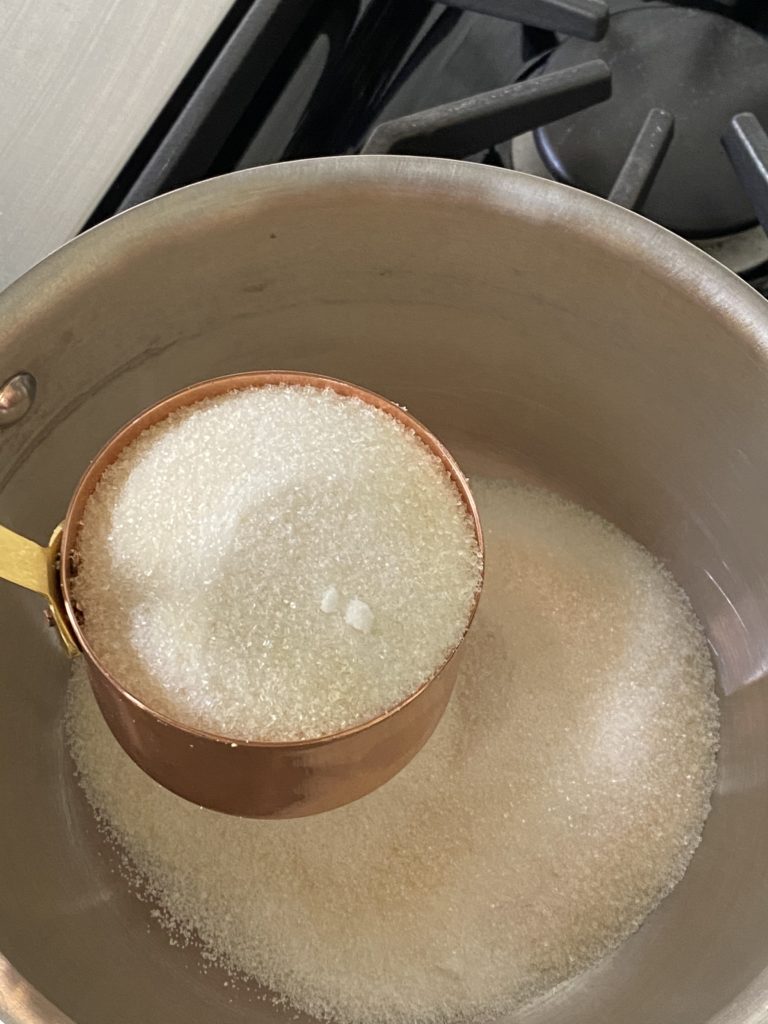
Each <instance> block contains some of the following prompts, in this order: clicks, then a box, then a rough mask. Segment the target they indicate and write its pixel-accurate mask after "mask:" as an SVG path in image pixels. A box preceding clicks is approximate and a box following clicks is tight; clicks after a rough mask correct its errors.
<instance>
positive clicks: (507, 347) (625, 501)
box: [0, 157, 768, 1024]
mask: <svg viewBox="0 0 768 1024" xmlns="http://www.w3.org/2000/svg"><path fill="white" fill-rule="evenodd" d="M766 309H768V307H766V304H765V302H764V300H762V299H761V298H760V297H759V296H757V295H756V294H754V293H753V292H752V291H751V290H750V289H749V288H748V287H747V286H746V285H744V284H743V283H742V282H740V281H738V280H737V279H736V278H734V277H732V276H731V275H730V274H728V273H727V272H726V271H724V270H723V269H722V268H721V267H719V266H718V265H716V264H715V263H714V262H712V261H711V260H709V259H708V258H707V257H705V256H703V255H701V254H700V253H698V252H697V251H696V250H695V249H693V248H692V247H690V246H688V245H687V244H686V243H684V242H682V241H681V240H679V239H677V238H675V237H673V236H671V235H668V234H667V233H666V232H665V231H663V230H662V229H661V228H658V227H656V226H654V225H652V224H650V223H648V222H646V221H644V220H642V219H641V218H639V217H636V216H634V215H633V214H630V213H628V212H626V211H624V210H620V209H618V208H616V207H613V206H611V205H609V204H607V203H603V202H601V201H600V200H597V199H592V198H591V197H589V196H586V195H584V194H582V193H577V192H575V191H572V190H570V189H567V188H566V187H564V186H558V185H555V184H553V183H549V182H543V181H538V180H536V179H533V178H529V177H526V176H523V175H515V174H512V173H510V172H507V171H501V170H498V171H497V170H492V169H490V168H486V167H479V166H473V165H458V164H454V163H451V162H448V161H439V160H421V159H415V158H396V157H370V158H362V157H361V158H358V157H353V158H339V159H332V160H326V161H310V162H306V163H298V164H293V165H285V166H281V167H275V168H264V169H260V170H256V171H253V172H247V173H244V174H242V175H237V176H233V177H231V178H226V179H221V180H218V181H214V182H211V183H207V184H204V185H201V186H194V187H193V188H191V189H189V190H185V191H182V192H179V193H176V194H173V195H171V196H170V197H166V198H165V199H161V200H158V201H156V202H154V203H150V204H147V205H146V206H144V207H141V208H139V209H137V210H135V211H132V212H129V213H128V214H127V215H125V216H123V217H121V218H119V219H117V220H116V221H114V222H111V223H109V224H107V225H105V226H103V227H101V228H98V229H96V230H95V231H94V232H92V233H91V234H89V235H87V236H85V237H83V238H82V239H80V240H78V241H77V242H76V243H75V244H74V245H72V246H70V247H68V248H66V249H65V250H63V251H61V252H59V253H58V254H56V255H55V256H53V257H52V258H51V259H50V260H48V261H47V262H46V263H45V264H43V265H42V266H41V267H39V268H38V269H36V270H35V271H33V272H32V273H30V274H29V275H28V276H27V277H26V278H25V279H24V280H22V281H21V282H20V283H18V284H17V285H15V286H14V287H13V288H12V289H11V290H10V291H9V292H8V293H7V294H6V295H5V296H4V297H3V299H2V300H1V301H0V333H1V337H0V371H1V372H2V375H3V376H8V375H10V374H12V373H14V372H16V371H18V370H21V369H26V370H28V371H30V372H32V373H33V374H34V375H35V376H36V377H37V379H38V384H39V397H38V400H37V402H36V404H35V406H34V407H33V409H32V411H31V412H30V413H29V415H28V416H27V417H25V418H24V419H23V420H21V421H20V422H19V423H17V424H15V425H14V426H13V427H12V428H10V429H8V430H7V431H4V432H2V434H0V452H1V453H2V459H1V460H0V465H1V466H2V469H0V519H2V521H4V522H7V523H8V524H9V525H10V526H11V527H14V528H16V529H18V530H21V531H27V532H29V533H31V534H33V535H36V536H37V537H38V538H39V539H41V540H42V539H44V538H45V537H47V535H48V531H49V528H50V524H51V520H52V517H54V516H55V515H56V513H57V512H60V513H63V511H64V509H65V507H66V504H67V500H68V498H69V495H70V494H71V492H72V490H73V488H74V486H75V484H76V482H77V479H78V477H79V474H80V472H81V470H82V467H83V465H84V464H85V463H86V461H87V460H88V459H89V458H90V457H92V456H93V455H94V454H95V452H96V451H97V450H98V449H99V447H100V446H101V445H102V444H103V442H104V441H105V440H106V439H107V438H108V437H109V436H110V435H111V434H112V433H113V432H114V431H115V430H116V429H117V428H118V427H119V426H120V424H121V423H122V422H125V421H126V420H127V419H129V418H130V416H131V415H133V414H134V413H135V411H136V410H137V409H139V408H142V407H144V406H146V405H148V404H149V403H151V402H153V401H156V400H158V399H160V398H161V397H162V396H163V395H165V394H168V393H170V392H172V391H174V390H175V389H177V388H179V387H182V386H184V385H185V384H188V383H192V382H194V381H196V380H201V379H204V378H208V377H213V376H216V375H220V374H224V373H232V372H237V371H241V370H245V369H248V368H252V367H253V366H269V365H273V366H277V365H279V366H282V367H285V368H287V369H304V370H312V371H315V372H319V373H325V374H329V375H331V376H335V377H340V378H343V379H346V380H351V381H354V382H356V383H359V384H361V385H363V386H365V387H368V388H371V389H372V390H375V391H377V392H379V393H382V394H385V395H387V396H390V397H392V398H393V399H395V400H396V401H398V402H400V403H402V404H404V405H406V406H407V407H408V408H409V409H411V410H412V411H413V412H414V414H415V415H416V416H417V417H418V418H419V419H421V420H423V421H424V422H426V423H428V424H429V426H430V428H431V429H433V430H434V431H435V433H436V434H437V436H439V437H440V438H441V439H442V440H444V442H445V443H446V444H447V445H448V447H449V448H450V449H451V450H452V451H453V452H454V454H455V455H456V456H457V458H458V460H459V462H460V463H461V465H462V467H463V468H464V469H466V471H467V472H468V473H469V475H470V480H471V477H472V475H473V474H482V475H501V476H505V477H509V478H514V479H520V480H526V481H532V482H538V483H541V484H543V485H545V486H548V487H551V488H555V489H557V490H559V491H561V492H562V493H564V494H567V495H569V496H573V497H575V498H577V499H578V500H579V501H581V502H582V503H584V504H586V505H588V506H590V507H592V508H594V509H596V510H597V511H599V512H600V513H602V514H603V515H605V516H606V517H607V518H609V519H611V520H612V521H614V522H615V523H617V524H618V525H619V526H621V527H622V528H623V529H625V530H627V531H628V532H629V533H631V534H632V535H633V536H634V537H636V538H637V539H638V540H639V541H641V542H642V543H644V544H645V545H647V546H648V547H649V548H650V549H651V550H652V551H654V552H655V553H656V554H657V555H659V556H660V557H661V558H663V559H664V560H665V561H666V562H667V563H668V565H669V566H670V568H671V570H672V572H673V573H674V574H675V575H676V577H677V579H678V580H679V582H680V583H681V584H682V585H683V586H684V587H685V589H686V590H687V592H688V594H689V595H690V597H691V600H692V602H693V604H694V606H695V609H696V611H697V613H698V615H699V616H700V618H701V620H702V622H703V623H704V625H705V627H706V629H707V633H708V637H709V640H710V643H711V646H712V649H713V653H714V657H715V660H716V665H717V669H718V673H719V680H720V696H721V705H722V749H721V753H720V764H719V781H718V787H717V792H716V794H715V799H714V806H713V810H712V814H711V816H710V819H709V821H708V823H707V826H706V829H705V833H704V838H703V841H702V844H701V846H700V848H699V849H698V851H697V852H696V854H695V856H694V858H693V861H692V863H691V866H690V868H689V871H688V873H687V874H686V876H685V878H684V880H683V881H682V883H681V884H680V885H679V886H678V888H677V889H676V890H675V892H674V893H673V894H672V895H671V896H670V897H669V898H668V899H667V900H666V901H665V902H664V903H663V904H662V906H661V907H660V908H659V910H658V911H656V912H655V913H654V914H653V915H652V916H651V918H650V919H649V920H648V921H647V922H646V923H645V924H644V925H643V927H642V928H641V929H640V931H639V932H638V933H637V934H636V935H635V936H634V937H632V938H631V939H630V940H629V941H628V942H627V943H625V944H624V946H622V947H621V949H620V950H619V951H618V952H617V953H616V954H615V955H614V956H612V957H611V958H610V959H609V960H608V961H606V962H605V963H604V964H603V965H601V966H600V967H599V968H598V969H596V970H594V971H592V972H590V973H589V974H587V975H585V976H584V977H583V978H582V979H580V980H579V981H577V982H576V983H574V984H572V985H569V986H567V987H566V988H565V989H563V990H561V991H560V992H558V993H557V994H555V995H554V996H553V997H551V998H550V999H549V1000H547V1001H546V1002H544V1003H542V1004H540V1005H538V1006H536V1007H534V1008H532V1009H530V1010H528V1011H525V1012H520V1013H517V1014H515V1015H512V1016H511V1017H509V1018H508V1019H507V1024H511V1022H513V1021H514V1022H520V1024H522V1022H526V1024H565V1022H568V1024H608V1022H610V1024H615V1022H616V1021H621V1022H622V1024H650V1022H653V1024H657V1022H674V1024H705V1022H707V1024H714V1022H717V1024H756V1022H758V1021H762V1020H763V1015H764V1007H765V1005H766V1001H767V1000H768V973H767V972H766V968H767V967H768V858H766V856H765V850H766V845H767V844H768V799H766V796H767V795H768V790H767V788H766V787H768V743H767V742H766V737H767V736H768V687H767V686H766V681H765V665H766V630H765V622H766V621H767V620H768V544H766V543H765V510H766V509H767V508H768V356H767V355H766V352H765V349H764V346H763V342H762V339H763V338H764V337H768V313H767V312H766ZM0 603H1V604H2V621H3V624H4V630H5V634H4V635H5V642H4V648H3V660H2V680H1V681H0V709H1V711H2V713H1V714H0V758H2V762H3V764H2V770H1V771H0V815H1V816H2V820H3V822H4V823H5V829H4V835H3V841H2V843H0V871H1V872H2V878H3V879H4V882H5V884H4V885H3V887H2V894H1V895H0V950H2V953H3V954H4V956H5V957H6V958H7V960H8V962H9V964H10V965H12V968H11V967H10V966H6V967H5V968H4V973H2V974H0V1016H1V1017H4V1019H6V1020H7V1021H8V1022H10V1024H21V1022H22V1021H23V1022H24V1024H41V1022H53V1021H59V1020H60V1019H61V1018H60V1017H57V1016H56V1012H55V1011H54V1009H53V1008H52V1007H57V1008H58V1009H59V1011H61V1012H63V1013H65V1014H66V1015H68V1017H69V1018H71V1019H72V1020H73V1021H75V1022H76V1024H102V1022H103V1021H104V1020H109V1021H110V1022H112V1024H138V1022H142V1024H144V1022H145V1021H147V1020H162V1021H166V1022H168V1024H175V1022H181V1021H184V1022H187V1021H200V1022H208V1021H216V1022H217V1024H235V1022H245V1021H248V1022H254V1021H256V1022H260V1024H263V1022H276V1021H282V1020H287V1019H288V1014H287V1012H286V1011H283V1010H280V1009H279V1008H277V1007H274V1006H273V1005H272V1004H270V1003H263V1002H261V1001H260V1000H259V997H258V993H254V992H252V991H251V990H249V989H248V988H247V987H242V988H238V989H236V990H235V991H233V990H232V989H231V988H228V987H224V986H223V984H222V979H221V977H220V976H219V975H217V973H216V971H215V970H209V971H208V972H207V973H204V972H203V971H202V970H201V969H200V960H199V956H198V954H197V953H196V952H195V951H194V949H192V950H185V949H181V948H178V947H173V946H170V945H169V943H168V940H167V937H166V936H165V934H164V933H163V932H162V930H161V929H160V928H159V927H158V926H157V925H156V924H155V923H154V921H153V919H152V917H151V910H150V908H149V907H147V906H145V905H142V904H141V903H139V902H138V901H136V900H135V898H134V896H133V895H131V894H130V893H129V892H128V891H127V888H126V885H125V883H124V881H123V880H122V878H121V876H120V874H119V872H117V871H116V870H115V865H116V861H115V855H114V853H113V852H112V851H110V850H109V848H108V847H106V846H105V845H104V844H103V842H102V841H101V839H100V838H99V836H98V834H97V832H96V829H95V827H94V825H93V822H92V819H91V815H90V812H89V811H88V809H87V807H86V806H85V805H84V801H83V799H82V796H81V794H80V792H79V790H78V788H77V786H76V784H75V783H74V781H73V779H72V770H71V765H70V763H69V760H68V755H67V753H66V749H65V746H64V743H63V738H62V728H61V719H62V714H63V708H64V703H65V686H66V678H67V673H68V665H67V662H66V659H65V658H64V657H63V656H62V654H61V652H60V650H59V649H58V648H57V646H56V644H55V643H54V642H53V640H52V639H51V640H49V638H48V637H46V635H45V631H44V628H43V626H42V625H41V619H40V608H39V604H38V602H37V601H36V600H35V598H34V597H33V596H32V595H29V596H27V595H22V596H21V598H20V597H19V594H18V592H17V591H15V590H14V591H11V588H2V590H1V591H0Z"/></svg>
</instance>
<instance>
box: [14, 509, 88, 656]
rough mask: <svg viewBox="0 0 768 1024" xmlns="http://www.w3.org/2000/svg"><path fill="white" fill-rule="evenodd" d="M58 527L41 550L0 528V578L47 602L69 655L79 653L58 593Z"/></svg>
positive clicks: (24, 538) (22, 538)
mask: <svg viewBox="0 0 768 1024" xmlns="http://www.w3.org/2000/svg"><path fill="white" fill-rule="evenodd" d="M60 551H61V525H59V526H57V527H56V529H55V530H54V531H53V534H52V535H51V539H50V541H49V542H48V547H47V548H44V547H42V545H40V544H36V543H35V542H34V541H33V540H29V539H28V538H27V537H22V536H21V534H19V533H14V532H13V530H9V529H8V528H7V527H5V526H0V579H4V580H8V581H9V582H10V583H16V584H18V585H19V586H20V587H25V588H26V589H27V590H34V591H35V593H37V594H42V595H43V597H45V598H47V600H48V607H49V608H50V611H51V617H52V618H53V621H54V623H55V625H56V628H57V629H58V631H59V635H60V636H61V640H62V643H63V644H64V647H65V648H66V651H67V653H68V654H69V655H72V656H74V655H75V654H77V653H79V648H78V646H77V644H76V643H75V640H74V637H73V636H72V632H71V630H70V628H69V623H68V620H67V613H66V611H65V609H64V604H63V602H62V599H61V591H60V590H59V556H60Z"/></svg>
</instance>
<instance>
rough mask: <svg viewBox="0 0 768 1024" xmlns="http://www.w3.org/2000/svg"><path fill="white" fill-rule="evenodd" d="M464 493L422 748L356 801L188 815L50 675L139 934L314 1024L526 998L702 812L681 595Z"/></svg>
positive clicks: (652, 902) (606, 927)
mask: <svg viewBox="0 0 768 1024" xmlns="http://www.w3.org/2000/svg"><path fill="white" fill-rule="evenodd" d="M474 489H475V493H476V496H477V498H478V501H479V505H480V511H481V514H482V516H483V521H484V526H485V531H486V539H487V545H488V550H487V555H488V566H487V583H486V588H485V591H484V594H483V598H482V600H481V603H480V610H479V612H478V617H477V620H476V622H475V625H474V626H473V628H472V630H471V632H470V636H469V638H468V645H467V651H466V659H465V661H464V663H463V669H462V674H461V679H460V682H459V685H458V691H457V694H456V696H455V697H454V699H453V700H452V702H451V704H450V706H449V708H448V711H447V713H446V716H445V718H444V719H443V721H442V723H441V725H440V726H439V727H438V730H437V731H436V733H435V735H434V736H433V738H432V739H431V740H430V742H429V743H428V744H427V746H426V747H425V749H424V750H423V751H422V753H421V754H419V755H418V756H417V757H416V758H415V760H414V761H413V762H412V763H411V764H410V765H409V766H408V767H407V768H406V769H405V770H404V771H403V772H402V773H401V774H400V775H398V776H397V777H396V778H395V779H393V780H392V781H391V782H389V783H388V784H387V785H386V786H384V787H383V788H382V789H380V790H378V791H376V792H375V793H373V794H371V795H370V796H368V797H366V798H365V799H363V800H360V801H359V802H357V803H355V804H352V805H350V806H348V807H345V808H341V809H339V810H336V811H333V812H331V813H328V814H325V815H320V816H319V817H316V818H305V819H300V820H294V821H282V822H258V821H248V820H240V819H234V818H227V817H224V816H221V815H217V814H215V813H213V812H210V811H205V810H200V809H198V808H196V807H193V806H191V805H190V804H187V803H184V802H183V801H181V800H180V799H178V798H177V797H174V796H173V795H172V794H170V793H168V792H165V791H163V790H162V789H160V788H159V787H158V786H157V785H156V784H155V783H153V782H152V781H151V780H150V779H149V778H147V777H146V776H145V775H143V774H142V773H141V771H140V770H139V769H138V768H136V767H135V766H134V765H133V764H132V763H131V762H130V761H129V760H128V759H127V757H126V756H125V755H124V754H123V753H122V751H121V750H120V749H119V747H118V746H117V744H116V743H115V742H114V740H113V739H112V738H111V736H110V734H109V733H108V731H107V728H106V726H105V725H104V724H103V722H102V721H101V719H100V717H99V713H98V711H97V710H96V707H95V704H94V702H93V699H92V697H91V695H90V691H89V690H88V687H87V684H86V683H85V681H84V679H83V677H82V675H80V674H79V673H78V674H76V675H75V677H74V679H73V683H72V689H71V703H70V714H69V731H70V738H71V749H72V751H73V754H74V757H75V760H76V762H77V765H78V767H79V770H80V773H81V780H82V784H83V786H84V788H85V792H86V794H87V796H88V799H89V800H90V801H91V803H92V804H93V806H94V807H95V808H96V811H97V813H98V814H99V816H100V817H101V820H102V822H103V823H104V824H105V826H106V827H107V828H108V829H109V830H111V834H112V835H113V836H114V837H115V838H116V839H117V840H118V842H119V843H120V844H121V845H122V847H123V849H124V851H125V853H126V854H127V856H128V858H129V859H130V861H131V863H132V864H133V865H134V869H135V870H136V871H137V872H138V873H139V874H140V875H142V876H143V877H144V878H145V879H146V881H147V883H148V886H149V889H150V891H151V892H152V893H153V894H154V898H155V900H156V901H157V904H158V906H159V908H160V916H161V920H162V921H163V922H165V924H166V925H167V926H168V927H169V928H170V929H172V930H174V931H175V933H176V935H177V937H178V936H179V935H181V936H190V935H194V936H195V938H197V939H199V940H200V941H202V942H203V943H204V944H205V946H206V947H207V949H208V950H209V952H210V954H211V955H213V956H214V958H216V959H217V960H219V961H220V962H222V963H223V964H225V965H228V966H229V967H230V968H232V969H233V970H235V971H237V972H244V973H245V974H247V975H249V976H251V977H253V978H255V979H258V980H259V981H261V982H263V983H265V984H266V985H268V986H271V987H272V989H274V990H276V991H278V992H279V993H282V994H283V995H284V997H285V998H286V999H287V1000H288V1002H289V1003H290V1004H292V1005H293V1006H294V1007H297V1008H300V1009H304V1010H306V1011H308V1012H309V1013H311V1014H314V1015H316V1016H318V1017H321V1018H324V1019H332V1020H334V1021H340V1022H348V1024H353V1022H354V1024H373V1022H385V1024H414V1022H437V1021H448V1020H454V1019H469V1018H472V1017H474V1016H475V1015H484V1014H486V1013H493V1012H494V1011H497V1010H501V1009H503V1008H505V1007H513V1006H518V1005H520V1004H522V1003H525V1002H527V1001H529V1000H532V999H534V998H535V997H537V996H539V995H540V994H542V993H544V992H545V991H547V990H549V989H550V988H552V987H554V986H555V985H557V984H558V983H560V982H563V981H565V980H566V979H568V978H570V977H572V976H573V975H575V974H576V973H577V972H579V971H581V970H582V969H583V968H585V967H587V966H588V965H590V964H592V963H593V962H594V961H596V960H597V959H598V958H600V957H601V956H602V955H603V954H605V953H606V952H608V951H609V950H611V949H612V948H613V947H615V946H616V945H617V944H618V943H619V942H620V941H621V940H622V939H623V938H625V937H626V936H627V935H629V933H630V932H632V931H633V930H634V929H635V928H637V926H638V925H639V924H640V922H641V921H642V920H643V918H644V917H645V916H646V915H647V914H648V913H649V912H650V911H651V910H652V909H653V908H654V907H655V906H656V904H657V903H658V902H659V900H660V899H661V898H662V897H663V896H664V895H666V894H667V893H668V892H669V891H670V889H671V888H672V886H674V884H675V883H676V882H677V881H678V880H679V879H680V877H681V876H682V874H683V872H684V870H685V868H686V865H687V864H688V861H689V859H690V857H691V855H692V853H693V851H694V849H695V847H696V845H697V843H698V841H699V835H700V832H701V828H702V825H703V822H704V819H705V817H706V815H707V813H708V809H709V797H710V791H711V788H712V785H713V782H714V778H715V752H716V746H717V704H716V699H715V695H714V677H713V670H712V667H711V665H710V662H709V659H708V654H707V649H706V645H705V641H704V638H703V636H702V634H701V633H700V631H699V629H698V626H697V624H696V622H695V620H694V618H693V615H692V613H691V611H690V608H689V606H688V603H687V601H686V599H685V597H684V595H683V594H682V593H681V592H680V591H679V589H678V588H677V587H676V586H675V584H674V583H673V581H672V580H671V579H670V577H669V576H668V575H667V573H666V572H665V571H664V570H663V569H661V568H660V567H659V566H658V565H657V564H656V563H655V562H654V561H653V560H652V558H651V557H650V556H649V555H648V554H647V553H646V552H645V551H644V550H643V549H642V548H640V547H639V546H638V545H636V544H635V543H634V542H632V541H630V540H629V539H628V538H626V537H625V536H623V535H622V534H621V533H620V532H619V531H617V530H616V529H614V528H612V527H610V526H608V525H607V524H606V523H604V522H603V521H601V520H600V519H598V518H596V517H594V516H592V515H590V514H588V513H586V512H584V511H582V510H580V509H578V508H577V507H575V506H573V505H569V504H565V503H563V502H561V501H560V500H558V499H556V498H554V497H551V496H548V495H546V494H544V493H541V492H535V491H529V490H522V489H517V488H515V487H513V486H511V485H509V484H502V483H488V482H476V483H475V486H474ZM320 598H321V599H322V594H321V595H320Z"/></svg>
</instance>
